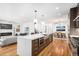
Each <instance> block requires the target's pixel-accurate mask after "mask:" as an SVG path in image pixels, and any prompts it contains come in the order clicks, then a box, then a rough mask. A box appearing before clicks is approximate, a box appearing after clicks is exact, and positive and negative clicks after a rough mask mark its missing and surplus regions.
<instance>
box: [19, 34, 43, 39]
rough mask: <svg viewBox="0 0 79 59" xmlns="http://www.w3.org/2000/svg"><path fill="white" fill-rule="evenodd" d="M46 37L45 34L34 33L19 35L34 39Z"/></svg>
mask: <svg viewBox="0 0 79 59" xmlns="http://www.w3.org/2000/svg"><path fill="white" fill-rule="evenodd" d="M41 37H44V35H43V34H33V35H26V36H18V38H21V39H22V38H24V39H30V40H34V39H38V38H41Z"/></svg>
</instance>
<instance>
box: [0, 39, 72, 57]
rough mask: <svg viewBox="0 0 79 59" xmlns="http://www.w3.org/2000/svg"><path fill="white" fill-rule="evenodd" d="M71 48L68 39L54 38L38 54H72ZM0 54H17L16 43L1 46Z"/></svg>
mask: <svg viewBox="0 0 79 59" xmlns="http://www.w3.org/2000/svg"><path fill="white" fill-rule="evenodd" d="M71 54H72V53H71V50H70V48H69V45H68V43H67V42H66V40H58V39H57V40H53V42H52V43H50V44H49V45H48V46H47V47H46V48H45V49H44V50H43V51H42V52H41V53H40V54H39V55H38V56H70V55H71ZM0 56H16V44H13V45H9V46H5V47H1V48H0Z"/></svg>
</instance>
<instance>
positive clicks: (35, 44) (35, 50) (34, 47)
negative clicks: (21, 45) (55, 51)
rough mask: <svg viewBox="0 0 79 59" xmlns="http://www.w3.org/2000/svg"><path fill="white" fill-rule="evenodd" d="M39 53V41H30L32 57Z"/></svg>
mask: <svg viewBox="0 0 79 59" xmlns="http://www.w3.org/2000/svg"><path fill="white" fill-rule="evenodd" d="M38 53H39V39H35V40H32V55H33V56H36V55H38Z"/></svg>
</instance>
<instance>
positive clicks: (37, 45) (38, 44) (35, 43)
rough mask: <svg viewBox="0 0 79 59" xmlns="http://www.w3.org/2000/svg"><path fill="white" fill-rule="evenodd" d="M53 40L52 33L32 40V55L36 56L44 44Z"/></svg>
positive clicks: (46, 44)
mask: <svg viewBox="0 0 79 59" xmlns="http://www.w3.org/2000/svg"><path fill="white" fill-rule="evenodd" d="M52 40H53V35H52V34H50V35H49V36H48V37H47V38H44V37H41V38H38V39H35V40H32V56H37V55H38V54H39V53H40V52H41V51H42V50H43V49H44V48H45V47H46V46H48V45H49V44H50V43H51V42H52Z"/></svg>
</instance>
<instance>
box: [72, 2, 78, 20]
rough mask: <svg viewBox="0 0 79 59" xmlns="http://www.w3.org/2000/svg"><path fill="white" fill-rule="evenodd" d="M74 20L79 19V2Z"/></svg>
mask: <svg viewBox="0 0 79 59" xmlns="http://www.w3.org/2000/svg"><path fill="white" fill-rule="evenodd" d="M73 21H79V3H78V4H77V16H76V18H75V19H74V20H73Z"/></svg>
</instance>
